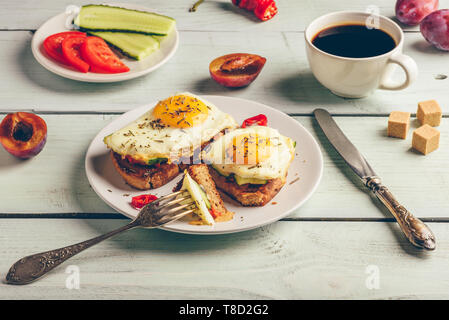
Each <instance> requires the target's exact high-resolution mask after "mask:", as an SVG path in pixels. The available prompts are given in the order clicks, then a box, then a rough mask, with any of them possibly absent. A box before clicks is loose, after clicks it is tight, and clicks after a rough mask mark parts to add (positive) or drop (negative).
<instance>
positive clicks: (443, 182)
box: [0, 115, 449, 218]
mask: <svg viewBox="0 0 449 320" xmlns="http://www.w3.org/2000/svg"><path fill="white" fill-rule="evenodd" d="M42 117H43V118H44V119H45V120H46V121H47V124H48V128H49V138H48V142H47V145H46V147H45V149H44V150H43V151H42V153H41V154H39V155H38V156H37V157H35V158H34V159H31V160H30V161H20V160H15V159H14V158H13V157H12V156H10V155H9V154H7V153H6V151H4V150H3V149H1V150H0V185H2V186H7V187H4V188H3V189H2V192H1V193H0V204H1V205H0V213H112V212H114V211H113V210H112V209H110V208H109V207H108V206H106V205H105V204H104V203H103V202H102V201H101V200H100V199H99V198H98V197H97V196H96V194H95V193H94V191H93V190H92V189H91V188H90V187H89V185H88V182H87V178H86V177H85V172H84V155H85V152H86V150H87V147H88V145H89V143H90V141H91V140H92V139H93V137H94V136H95V135H96V133H97V132H98V131H99V130H100V129H101V128H103V127H104V126H105V125H106V124H107V123H109V122H110V121H111V120H112V119H113V118H115V117H116V116H103V115H43V116H42ZM296 119H297V120H298V121H299V122H300V123H301V124H303V125H304V126H305V127H306V128H307V129H308V130H309V131H310V132H311V133H312V134H313V135H314V136H318V139H319V141H321V142H322V143H324V144H321V142H320V144H321V147H322V148H323V146H324V150H323V149H322V150H323V155H324V167H325V169H324V175H323V179H322V182H321V185H320V186H319V188H318V190H317V192H316V194H315V195H314V196H313V197H312V198H311V199H310V200H309V201H308V202H307V203H306V204H305V205H304V206H303V207H302V208H300V209H299V210H297V211H296V212H294V213H293V214H292V215H291V217H300V218H385V217H390V216H389V215H388V214H387V213H383V212H382V211H380V210H379V209H378V207H377V206H376V204H377V201H374V202H373V201H372V200H371V198H370V197H369V195H368V194H367V193H366V192H365V190H364V188H363V186H362V185H361V184H360V183H358V180H357V178H356V177H355V176H354V175H353V174H352V172H351V171H350V169H348V167H347V166H346V164H345V163H344V162H343V160H342V159H341V158H340V157H339V156H338V155H337V154H336V152H335V151H333V149H332V148H331V146H330V145H329V143H328V142H327V141H326V140H325V139H324V138H323V135H322V133H321V131H320V130H319V128H317V125H316V124H315V121H314V120H313V118H311V117H296ZM337 122H338V123H339V124H340V125H341V127H342V129H343V130H344V132H345V133H346V134H347V135H348V137H349V138H350V139H351V140H352V141H353V143H354V144H355V145H356V146H357V147H358V148H359V149H360V151H361V152H362V153H363V154H364V155H365V156H366V157H367V159H368V160H369V161H370V163H371V164H372V166H373V167H374V168H375V170H376V171H377V173H378V174H379V175H380V176H381V177H382V178H383V180H384V182H385V184H386V185H387V186H389V187H390V188H391V190H392V191H393V193H394V194H395V195H396V196H397V198H398V199H399V200H400V201H401V202H403V204H404V205H405V206H406V207H408V208H409V210H411V211H412V212H414V213H415V214H416V215H417V216H419V217H428V218H429V217H446V218H448V217H449V215H448V212H449V203H448V202H447V190H448V185H449V171H448V170H447V159H448V154H449V119H447V118H445V119H443V123H442V125H441V127H440V128H439V129H440V130H441V147H440V149H439V150H438V151H436V152H434V153H432V154H429V155H428V156H422V155H419V154H416V153H415V152H413V151H411V150H410V146H411V131H410V133H409V138H408V139H407V140H406V141H404V140H398V139H393V138H388V137H386V136H385V132H386V124H387V118H385V117H362V118H358V117H338V118H337ZM413 127H416V123H415V122H413ZM298 151H299V153H300V152H301V142H300V141H298ZM299 174H301V173H299ZM293 175H294V173H292V174H291V177H292V178H291V179H290V180H292V179H293ZM354 182H355V183H358V184H354ZM296 183H301V180H300V181H298V182H296ZM286 188H288V185H287V186H286Z"/></svg>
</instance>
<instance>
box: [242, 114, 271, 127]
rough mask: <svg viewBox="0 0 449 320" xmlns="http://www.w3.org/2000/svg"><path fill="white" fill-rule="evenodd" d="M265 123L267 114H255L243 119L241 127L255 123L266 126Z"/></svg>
mask: <svg viewBox="0 0 449 320" xmlns="http://www.w3.org/2000/svg"><path fill="white" fill-rule="evenodd" d="M267 123H268V120H267V116H266V115H264V114H259V115H257V116H254V117H251V118H248V119H245V120H243V123H242V128H246V127H249V126H252V125H255V124H257V125H258V126H266V125H267Z"/></svg>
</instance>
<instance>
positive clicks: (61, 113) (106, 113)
mask: <svg viewBox="0 0 449 320" xmlns="http://www.w3.org/2000/svg"><path fill="white" fill-rule="evenodd" d="M16 111H17V110H6V111H5V110H3V111H0V115H6V114H8V113H12V112H16ZM20 111H22V112H31V113H35V114H42V115H121V114H124V113H125V112H126V111H45V110H39V111H37V110H36V109H29V110H20ZM287 114H288V115H289V116H290V117H313V113H297V112H293V113H291V112H287ZM331 115H332V116H333V117H341V118H346V117H348V118H360V117H362V118H385V117H388V116H389V115H390V114H389V113H379V114H363V113H360V114H351V113H331ZM410 115H411V117H416V113H411V114H410ZM442 117H443V118H449V114H443V115H442Z"/></svg>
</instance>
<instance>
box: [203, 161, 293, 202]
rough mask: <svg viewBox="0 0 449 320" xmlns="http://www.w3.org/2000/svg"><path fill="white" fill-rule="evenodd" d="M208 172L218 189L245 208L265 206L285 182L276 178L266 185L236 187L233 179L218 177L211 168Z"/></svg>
mask: <svg viewBox="0 0 449 320" xmlns="http://www.w3.org/2000/svg"><path fill="white" fill-rule="evenodd" d="M209 171H210V175H211V176H212V179H213V180H214V181H215V184H216V185H217V188H218V189H220V190H221V191H223V192H224V193H226V194H227V195H228V196H230V197H231V198H232V199H234V200H236V201H238V202H239V203H240V204H241V205H243V206H246V207H261V206H264V205H266V204H267V203H268V202H269V201H270V200H271V199H273V198H274V196H275V195H276V194H277V193H278V192H279V191H280V190H281V189H282V187H283V186H284V184H285V181H286V179H280V178H276V179H271V180H268V182H267V183H266V184H262V185H254V184H243V185H238V184H237V183H236V182H235V181H234V180H233V179H228V178H227V177H224V176H222V175H220V174H219V173H218V172H217V171H216V170H215V169H213V168H210V169H209Z"/></svg>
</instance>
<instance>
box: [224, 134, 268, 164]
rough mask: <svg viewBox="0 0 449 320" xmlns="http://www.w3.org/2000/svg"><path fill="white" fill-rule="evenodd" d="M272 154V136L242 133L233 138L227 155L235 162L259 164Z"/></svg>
mask: <svg viewBox="0 0 449 320" xmlns="http://www.w3.org/2000/svg"><path fill="white" fill-rule="evenodd" d="M270 155H271V142H270V138H267V137H262V136H259V135H257V134H242V135H238V136H236V137H234V138H233V139H232V144H231V145H230V146H229V147H228V148H227V149H226V156H227V158H228V159H231V161H232V163H235V164H253V165H255V164H258V163H260V162H263V161H264V160H266V159H268V158H269V157H270Z"/></svg>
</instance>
